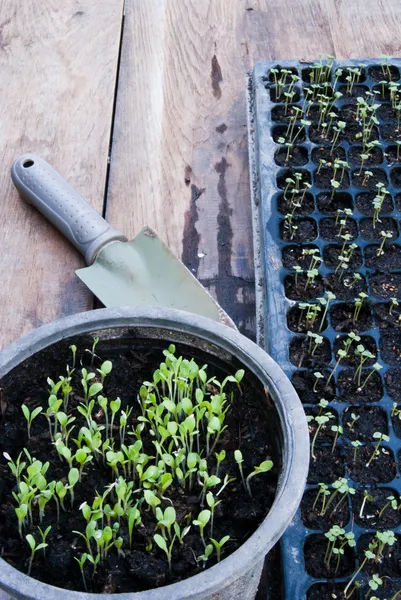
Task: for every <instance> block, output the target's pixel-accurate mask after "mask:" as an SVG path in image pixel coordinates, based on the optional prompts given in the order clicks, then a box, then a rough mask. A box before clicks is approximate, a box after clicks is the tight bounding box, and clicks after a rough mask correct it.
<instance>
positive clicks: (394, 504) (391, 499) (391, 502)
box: [379, 496, 401, 519]
mask: <svg viewBox="0 0 401 600" xmlns="http://www.w3.org/2000/svg"><path fill="white" fill-rule="evenodd" d="M386 500H387V502H386V504H385V505H384V506H383V508H382V509H381V511H380V512H379V519H380V518H381V517H382V515H383V513H384V512H385V510H387V508H388V507H389V506H391V508H392V509H393V510H399V509H400V508H401V502H400V500H401V498H400V497H399V498H398V500H397V498H395V496H387V498H386ZM399 502H400V503H399Z"/></svg>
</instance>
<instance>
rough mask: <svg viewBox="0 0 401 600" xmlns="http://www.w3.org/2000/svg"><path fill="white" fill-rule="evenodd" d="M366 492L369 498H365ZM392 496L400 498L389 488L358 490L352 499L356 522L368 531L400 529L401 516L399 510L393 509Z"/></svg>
mask: <svg viewBox="0 0 401 600" xmlns="http://www.w3.org/2000/svg"><path fill="white" fill-rule="evenodd" d="M365 491H366V492H367V494H368V496H365V494H364V492H365ZM391 496H393V497H394V498H398V494H397V492H396V491H395V490H393V489H391V488H388V487H386V488H380V487H379V488H375V489H373V488H367V489H366V490H364V489H361V488H359V489H358V490H356V492H355V494H354V495H353V496H352V498H351V501H352V513H353V516H354V519H355V522H356V523H357V524H358V525H359V526H360V527H365V528H366V529H373V528H374V529H376V528H377V529H384V530H385V529H394V528H395V527H398V526H399V525H400V523H401V515H400V513H399V511H398V510H394V508H392V506H391V500H388V498H389V497H391ZM365 498H366V500H365ZM364 500H365V502H364ZM362 505H363V506H362Z"/></svg>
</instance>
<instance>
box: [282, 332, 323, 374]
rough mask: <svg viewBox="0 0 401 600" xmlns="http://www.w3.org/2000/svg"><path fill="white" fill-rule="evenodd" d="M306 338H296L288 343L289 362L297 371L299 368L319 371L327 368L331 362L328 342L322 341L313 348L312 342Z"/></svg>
mask: <svg viewBox="0 0 401 600" xmlns="http://www.w3.org/2000/svg"><path fill="white" fill-rule="evenodd" d="M309 344H310V339H309V338H308V337H306V336H297V337H295V338H294V339H293V340H292V341H291V343H290V350H289V352H290V361H291V362H292V364H293V365H295V366H296V367H297V368H298V369H300V368H301V367H304V368H308V369H321V368H322V367H325V366H327V365H328V364H329V363H330V360H331V348H330V342H329V340H327V339H323V342H322V343H321V344H319V345H318V346H317V347H316V348H314V345H313V342H312V344H311V346H310V345H309Z"/></svg>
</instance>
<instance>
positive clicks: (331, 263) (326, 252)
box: [323, 244, 363, 270]
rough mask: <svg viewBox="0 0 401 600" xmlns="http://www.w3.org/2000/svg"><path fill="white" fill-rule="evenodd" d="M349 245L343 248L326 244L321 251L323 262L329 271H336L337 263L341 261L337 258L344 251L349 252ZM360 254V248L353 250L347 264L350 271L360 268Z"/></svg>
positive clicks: (361, 261)
mask: <svg viewBox="0 0 401 600" xmlns="http://www.w3.org/2000/svg"><path fill="white" fill-rule="evenodd" d="M349 246H350V245H349V244H346V245H345V247H344V246H342V245H341V246H337V244H328V245H327V246H325V247H324V249H323V261H324V264H325V265H326V267H328V268H329V269H336V268H337V267H338V265H339V262H340V261H341V262H342V260H341V259H340V261H339V257H340V256H342V255H343V252H344V250H345V251H346V252H347V251H349ZM362 263H363V260H362V252H361V249H360V248H355V249H354V251H353V252H352V255H351V260H350V261H349V263H348V267H349V268H350V269H352V270H354V269H359V267H361V266H362Z"/></svg>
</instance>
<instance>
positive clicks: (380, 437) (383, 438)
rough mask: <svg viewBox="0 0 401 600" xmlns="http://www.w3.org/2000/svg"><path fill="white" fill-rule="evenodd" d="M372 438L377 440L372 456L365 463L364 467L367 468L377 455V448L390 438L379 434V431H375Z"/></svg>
mask: <svg viewBox="0 0 401 600" xmlns="http://www.w3.org/2000/svg"><path fill="white" fill-rule="evenodd" d="M373 438H374V439H375V440H377V442H376V445H375V447H374V450H373V452H372V456H371V457H370V459H369V461H368V462H367V463H366V467H369V466H370V464H371V463H372V461H373V460H374V459H375V458H376V457H377V456H378V455H379V448H380V446H381V444H382V443H383V442H389V441H390V438H389V436H388V435H386V434H385V433H381V432H380V431H375V432H374V434H373Z"/></svg>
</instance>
